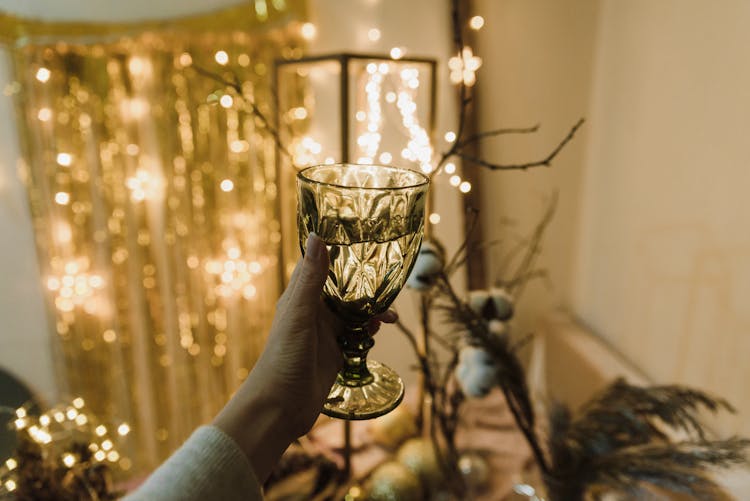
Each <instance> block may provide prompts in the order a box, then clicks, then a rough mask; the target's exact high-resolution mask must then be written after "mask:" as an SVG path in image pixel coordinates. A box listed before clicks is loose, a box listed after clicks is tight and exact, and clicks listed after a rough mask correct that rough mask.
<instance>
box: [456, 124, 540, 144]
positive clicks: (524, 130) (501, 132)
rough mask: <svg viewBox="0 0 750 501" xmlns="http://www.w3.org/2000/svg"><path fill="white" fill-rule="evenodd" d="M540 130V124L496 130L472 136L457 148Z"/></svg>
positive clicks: (460, 142) (461, 142)
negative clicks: (493, 138) (484, 140)
mask: <svg viewBox="0 0 750 501" xmlns="http://www.w3.org/2000/svg"><path fill="white" fill-rule="evenodd" d="M538 130H539V124H536V125H534V126H532V127H515V128H508V129H495V130H488V131H485V132H478V133H477V134H472V135H471V136H469V137H467V138H466V139H464V140H463V141H459V142H457V143H456V147H457V148H463V147H464V146H466V145H467V144H471V143H474V142H477V141H481V140H482V139H486V138H488V137H495V136H501V135H504V134H531V133H533V132H536V131H538Z"/></svg>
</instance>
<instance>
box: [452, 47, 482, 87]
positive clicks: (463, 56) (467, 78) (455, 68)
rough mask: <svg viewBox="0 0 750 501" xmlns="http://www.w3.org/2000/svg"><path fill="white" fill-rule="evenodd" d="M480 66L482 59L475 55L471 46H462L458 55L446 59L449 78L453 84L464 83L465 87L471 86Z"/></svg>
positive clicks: (475, 79)
mask: <svg viewBox="0 0 750 501" xmlns="http://www.w3.org/2000/svg"><path fill="white" fill-rule="evenodd" d="M481 66H482V59H481V58H479V57H477V56H475V55H474V53H473V52H472V50H471V47H464V48H463V50H462V51H461V52H460V53H459V54H458V56H455V57H452V58H450V59H449V60H448V68H449V69H450V79H451V82H453V83H454V84H460V83H461V82H463V83H464V85H466V86H467V87H471V86H473V85H474V84H475V83H476V81H477V78H476V71H477V70H478V69H479V68H480V67H481Z"/></svg>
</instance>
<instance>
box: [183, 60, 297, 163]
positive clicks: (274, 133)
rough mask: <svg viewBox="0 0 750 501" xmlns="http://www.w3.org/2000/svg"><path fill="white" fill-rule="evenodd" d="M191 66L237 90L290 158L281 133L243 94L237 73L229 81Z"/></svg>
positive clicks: (198, 67) (198, 71)
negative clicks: (232, 79) (232, 80)
mask: <svg viewBox="0 0 750 501" xmlns="http://www.w3.org/2000/svg"><path fill="white" fill-rule="evenodd" d="M192 68H193V69H194V70H195V71H196V72H197V73H198V74H199V75H203V76H204V77H208V78H210V79H211V80H214V81H215V82H218V83H220V84H222V85H226V86H227V87H231V88H232V89H234V90H235V91H236V92H237V94H239V95H240V96H243V97H244V98H245V99H244V102H245V103H247V104H248V105H250V109H251V111H252V114H253V115H255V116H256V117H258V119H259V120H260V122H261V124H263V127H265V129H266V130H267V131H268V133H269V134H270V135H271V137H272V138H273V141H274V143H275V144H276V148H277V149H278V150H279V151H280V152H281V153H283V154H284V155H286V156H287V157H289V158H292V154H291V153H289V150H287V149H286V146H284V143H283V141H282V140H281V135H280V134H279V131H278V130H277V129H276V127H274V126H273V124H272V123H271V121H270V120H268V118H266V115H265V114H264V113H263V112H262V111H261V110H260V108H258V106H257V105H256V104H255V100H254V99H252V98H249V97H246V96H245V94H244V92H243V91H242V84H241V83H240V81H239V78H238V77H237V75H235V74H232V76H233V77H234V82H231V81H229V80H227V79H226V78H224V77H223V76H221V75H219V74H218V73H214V72H213V71H209V70H207V69H205V68H202V67H200V66H196V65H193V66H192Z"/></svg>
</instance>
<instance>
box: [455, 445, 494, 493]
mask: <svg viewBox="0 0 750 501" xmlns="http://www.w3.org/2000/svg"><path fill="white" fill-rule="evenodd" d="M458 470H459V471H460V472H461V476H462V477H463V478H464V481H465V482H466V485H467V486H468V487H470V488H472V489H483V488H485V487H487V484H488V482H489V480H490V466H489V464H487V460H486V459H484V458H483V457H482V456H480V455H479V454H475V453H471V452H469V453H466V454H462V455H461V457H459V458H458Z"/></svg>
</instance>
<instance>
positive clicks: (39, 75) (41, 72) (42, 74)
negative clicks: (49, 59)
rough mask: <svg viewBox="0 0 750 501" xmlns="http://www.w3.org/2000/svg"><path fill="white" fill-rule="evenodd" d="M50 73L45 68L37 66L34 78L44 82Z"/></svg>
mask: <svg viewBox="0 0 750 501" xmlns="http://www.w3.org/2000/svg"><path fill="white" fill-rule="evenodd" d="M51 74H52V73H51V72H50V71H49V70H48V69H47V68H44V67H42V68H39V69H38V70H37V72H36V79H37V80H39V81H40V82H42V83H46V82H47V81H48V80H49V77H50V75H51Z"/></svg>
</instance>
